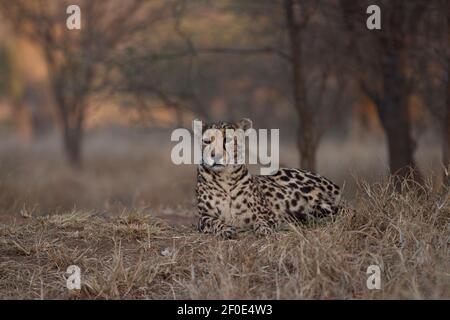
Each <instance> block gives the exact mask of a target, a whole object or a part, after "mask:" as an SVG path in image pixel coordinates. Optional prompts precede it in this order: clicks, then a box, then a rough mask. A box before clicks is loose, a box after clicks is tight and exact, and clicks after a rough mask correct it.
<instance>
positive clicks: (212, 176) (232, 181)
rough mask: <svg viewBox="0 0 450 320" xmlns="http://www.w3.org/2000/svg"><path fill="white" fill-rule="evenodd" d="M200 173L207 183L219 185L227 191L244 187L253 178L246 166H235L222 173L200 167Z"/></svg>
mask: <svg viewBox="0 0 450 320" xmlns="http://www.w3.org/2000/svg"><path fill="white" fill-rule="evenodd" d="M199 172H200V174H201V175H202V176H203V178H204V179H205V180H206V181H208V182H212V183H214V184H218V185H220V186H221V187H222V188H223V189H224V190H226V191H231V190H234V189H236V188H239V187H242V185H243V184H244V183H245V181H247V180H248V178H251V174H250V172H249V171H248V169H247V167H246V166H244V165H240V166H233V167H230V169H228V168H227V169H226V170H224V171H221V172H216V171H214V170H211V169H209V168H207V167H203V166H200V168H199Z"/></svg>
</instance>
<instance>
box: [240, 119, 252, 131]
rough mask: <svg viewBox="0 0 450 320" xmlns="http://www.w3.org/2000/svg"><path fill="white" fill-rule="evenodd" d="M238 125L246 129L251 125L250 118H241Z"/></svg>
mask: <svg viewBox="0 0 450 320" xmlns="http://www.w3.org/2000/svg"><path fill="white" fill-rule="evenodd" d="M239 127H241V128H242V130H244V131H245V130H247V129H250V128H252V127H253V122H252V120H250V119H248V118H242V119H241V120H240V121H239Z"/></svg>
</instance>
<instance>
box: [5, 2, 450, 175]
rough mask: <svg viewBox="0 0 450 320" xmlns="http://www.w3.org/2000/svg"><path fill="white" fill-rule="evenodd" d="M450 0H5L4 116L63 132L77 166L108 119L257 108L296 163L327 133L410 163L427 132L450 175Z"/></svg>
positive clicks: (304, 163) (162, 123) (168, 121)
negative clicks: (72, 21) (372, 144)
mask: <svg viewBox="0 0 450 320" xmlns="http://www.w3.org/2000/svg"><path fill="white" fill-rule="evenodd" d="M70 4H77V5H79V6H80V8H81V18H82V28H81V30H68V29H67V28H66V19H67V17H68V15H67V14H66V8H67V6H68V5H70ZM372 4H376V5H378V6H379V7H380V8H381V26H382V29H381V30H368V29H367V27H366V20H367V18H368V16H369V15H368V14H367V13H366V9H367V7H368V6H369V5H372ZM448 6H449V3H448V1H447V0H429V1H426V0H408V1H406V0H374V1H366V0H357V1H353V0H352V1H348V0H260V1H247V0H220V1H206V0H190V1H188V0H164V1H163V0H149V1H140V0H132V1H117V0H102V1H100V0H91V1H87V0H86V1H82V0H77V1H65V0H58V1H51V2H45V1H26V0H16V1H8V0H0V15H1V16H2V19H1V25H0V39H1V40H2V41H1V42H0V43H1V45H0V95H1V98H0V99H1V102H0V107H1V110H2V111H1V112H0V116H1V119H2V123H3V125H2V126H3V128H9V129H8V130H9V131H11V129H12V130H16V131H17V132H18V133H19V134H20V135H21V136H23V137H25V140H26V141H36V140H39V139H41V138H42V137H43V136H46V135H48V134H53V132H55V130H56V132H57V133H58V134H59V136H60V137H61V141H62V145H63V150H64V153H65V155H66V158H67V161H68V163H69V164H70V165H71V166H72V167H74V168H78V169H80V168H82V164H83V156H82V150H83V141H84V138H83V137H84V136H85V131H86V130H90V129H92V128H95V126H98V125H99V123H109V124H110V123H113V124H114V125H119V124H120V126H123V127H126V128H130V130H131V129H133V128H143V127H144V128H162V127H163V128H169V129H170V128H174V127H179V126H184V127H188V128H189V127H190V121H191V120H192V119H194V118H196V117H199V118H201V119H204V120H206V121H209V120H219V119H222V120H237V119H239V118H240V117H244V116H245V117H249V118H251V119H253V121H254V123H255V124H256V125H257V126H258V127H260V128H280V129H281V138H282V139H283V142H286V143H293V146H295V147H293V148H290V149H289V150H290V151H289V152H291V153H295V154H296V157H297V159H298V163H297V166H298V167H300V168H303V169H308V170H318V169H319V168H318V166H317V164H318V159H317V157H318V150H319V148H320V146H321V144H322V142H323V140H324V139H328V140H331V141H335V142H336V143H338V142H339V141H345V140H348V139H355V137H356V138H358V139H360V140H361V139H363V138H364V137H367V136H372V137H373V138H374V139H375V140H377V139H383V141H385V149H386V150H387V164H388V166H389V169H390V171H391V173H396V174H399V175H407V174H408V172H409V169H408V168H414V169H417V163H416V159H415V155H416V149H417V141H418V140H419V139H421V138H422V137H424V136H426V137H431V138H427V139H429V140H431V141H432V143H434V144H436V145H439V146H440V147H439V149H440V150H441V151H440V156H439V157H440V160H439V163H440V164H439V166H438V167H437V168H436V169H437V171H440V172H441V173H442V172H444V177H447V178H446V179H447V180H446V181H447V183H448V175H445V170H448V168H449V158H450V105H449V91H450V88H449V80H448V79H449V35H450V33H449V14H448V13H449V8H448ZM11 124H12V125H11ZM6 131H7V130H6V129H5V130H2V132H6ZM4 134H6V133H4ZM168 139H169V138H168ZM384 139H385V140H384ZM361 141H362V142H361V143H365V142H364V140H361ZM427 141H428V140H427ZM345 156H346V157H349V158H351V157H352V154H346V155H345ZM281 158H282V161H283V156H282V157H281ZM372 160H373V161H375V162H376V161H377V159H372ZM328 161H333V156H332V155H331V156H330V159H329V160H328ZM416 172H417V171H416ZM420 176H421V175H420V174H416V178H418V179H420Z"/></svg>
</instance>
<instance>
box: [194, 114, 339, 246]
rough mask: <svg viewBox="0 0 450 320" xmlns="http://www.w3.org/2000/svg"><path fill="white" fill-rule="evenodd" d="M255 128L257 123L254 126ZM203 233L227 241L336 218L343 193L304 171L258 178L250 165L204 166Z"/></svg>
mask: <svg viewBox="0 0 450 320" xmlns="http://www.w3.org/2000/svg"><path fill="white" fill-rule="evenodd" d="M248 121H249V120H247V119H243V120H241V122H240V123H238V124H231V123H226V122H219V123H214V124H212V125H209V126H206V127H205V128H204V130H206V129H208V128H215V129H220V130H226V129H237V128H243V129H244V130H246V128H248V127H249V123H248ZM250 124H251V122H250ZM196 195H197V204H198V214H199V220H198V230H199V231H201V232H204V233H213V234H217V235H220V236H222V237H223V238H226V239H228V238H232V237H234V236H235V235H236V233H237V232H239V231H243V230H253V231H254V232H255V233H256V234H258V235H267V234H270V233H272V232H273V231H275V230H278V229H280V228H281V227H282V226H283V225H285V223H286V222H287V221H297V222H303V221H305V220H307V218H308V217H314V218H321V217H325V216H329V215H332V214H335V213H336V212H337V210H338V206H339V201H340V196H341V193H340V190H339V187H338V186H337V185H335V184H334V183H333V182H331V181H330V180H328V179H326V178H324V177H321V176H319V175H317V174H314V173H311V172H307V171H303V170H299V169H287V168H283V169H279V170H278V171H277V172H276V173H275V174H273V175H268V176H263V175H252V174H250V172H249V171H248V169H247V167H246V166H245V165H225V166H220V165H212V166H211V165H206V164H202V165H199V167H198V171H197V188H196Z"/></svg>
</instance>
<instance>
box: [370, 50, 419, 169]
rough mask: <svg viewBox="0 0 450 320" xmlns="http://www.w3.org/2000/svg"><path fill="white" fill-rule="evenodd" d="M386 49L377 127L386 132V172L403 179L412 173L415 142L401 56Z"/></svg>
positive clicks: (397, 52)
mask: <svg viewBox="0 0 450 320" xmlns="http://www.w3.org/2000/svg"><path fill="white" fill-rule="evenodd" d="M390 50H391V49H388V51H387V52H385V57H384V59H383V67H382V68H383V83H384V95H383V97H382V98H381V99H380V101H378V103H376V106H377V110H378V115H379V117H380V120H381V124H382V125H383V128H384V130H385V132H386V137H387V142H388V151H389V168H390V171H391V173H392V174H395V175H398V176H402V177H406V176H407V175H409V173H410V170H411V169H412V170H414V172H415V175H414V177H415V178H419V175H418V173H417V172H416V165H415V163H414V151H415V142H414V141H413V139H412V137H411V134H410V132H411V124H410V117H409V110H408V97H409V92H408V91H409V88H408V84H407V82H406V79H405V78H404V76H403V70H402V66H401V64H402V61H401V60H402V58H401V56H402V55H401V52H399V51H397V50H395V51H394V50H392V51H390Z"/></svg>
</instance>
